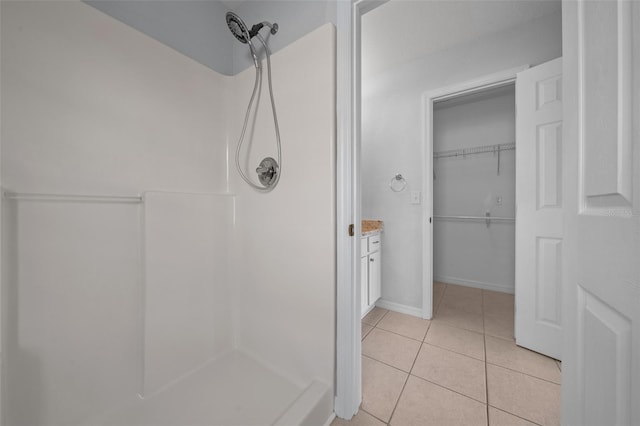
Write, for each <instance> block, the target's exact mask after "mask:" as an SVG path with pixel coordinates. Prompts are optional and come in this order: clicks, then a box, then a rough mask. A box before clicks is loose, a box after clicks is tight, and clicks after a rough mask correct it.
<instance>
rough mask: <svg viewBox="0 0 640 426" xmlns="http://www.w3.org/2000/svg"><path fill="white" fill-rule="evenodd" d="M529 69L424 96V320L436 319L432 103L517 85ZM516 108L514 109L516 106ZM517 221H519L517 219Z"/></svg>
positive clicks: (462, 84) (435, 91) (463, 84)
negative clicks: (518, 80) (520, 73)
mask: <svg viewBox="0 0 640 426" xmlns="http://www.w3.org/2000/svg"><path fill="white" fill-rule="evenodd" d="M528 68H529V65H521V66H519V67H515V68H509V69H507V70H503V71H500V72H496V73H493V74H489V75H485V76H483V77H480V78H477V79H474V80H469V81H466V82H462V83H457V84H454V85H451V86H446V87H441V88H439V89H435V90H432V91H429V92H426V93H424V94H423V95H422V158H423V159H424V161H423V163H422V164H423V169H422V176H423V183H422V187H423V188H424V192H425V195H424V202H423V204H422V223H423V224H424V226H423V227H422V253H423V262H422V318H424V319H431V318H432V317H433V219H432V218H433V104H434V103H435V102H438V101H444V100H447V99H452V98H456V97H458V96H462V95H470V94H473V93H477V92H481V91H484V90H488V89H493V88H498V87H502V86H506V85H509V84H515V81H516V77H517V74H518V73H519V72H520V71H524V70H526V69H528ZM514 107H515V106H514ZM516 220H517V219H516Z"/></svg>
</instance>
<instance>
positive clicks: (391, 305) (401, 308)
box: [376, 299, 422, 318]
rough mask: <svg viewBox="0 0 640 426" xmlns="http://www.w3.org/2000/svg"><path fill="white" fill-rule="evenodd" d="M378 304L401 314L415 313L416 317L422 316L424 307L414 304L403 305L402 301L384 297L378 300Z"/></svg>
mask: <svg viewBox="0 0 640 426" xmlns="http://www.w3.org/2000/svg"><path fill="white" fill-rule="evenodd" d="M376 306H378V307H380V308H383V309H388V310H390V311H394V312H400V313H401V314H407V315H413V316H414V317H418V318H422V309H420V308H416V307H414V306H407V305H402V304H400V303H396V302H390V301H388V300H384V299H379V300H378V301H377V302H376Z"/></svg>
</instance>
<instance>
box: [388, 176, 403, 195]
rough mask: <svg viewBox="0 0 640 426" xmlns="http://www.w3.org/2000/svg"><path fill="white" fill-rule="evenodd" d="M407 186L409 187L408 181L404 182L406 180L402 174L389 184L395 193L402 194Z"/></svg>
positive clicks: (392, 179) (393, 178)
mask: <svg viewBox="0 0 640 426" xmlns="http://www.w3.org/2000/svg"><path fill="white" fill-rule="evenodd" d="M406 186H407V181H406V180H404V178H403V177H402V175H401V174H400V173H398V174H397V175H395V176H394V177H392V178H391V181H390V182H389V188H391V190H392V191H393V192H402V191H404V189H405V188H406Z"/></svg>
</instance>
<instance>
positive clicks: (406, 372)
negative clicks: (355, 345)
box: [362, 351, 419, 374]
mask: <svg viewBox="0 0 640 426" xmlns="http://www.w3.org/2000/svg"><path fill="white" fill-rule="evenodd" d="M418 352H419V351H418ZM362 356H363V357H365V358H369V359H370V360H372V361H375V362H379V363H380V364H384V365H386V366H387V367H391V368H393V369H394V370H398V371H400V372H401V373H404V374H410V372H409V371H404V370H402V369H400V368H398V367H396V366H393V365H391V364H387V363H386V362H384V361H380V360H379V359H375V358H373V357H370V356H369V355H365V354H362ZM412 368H413V367H412Z"/></svg>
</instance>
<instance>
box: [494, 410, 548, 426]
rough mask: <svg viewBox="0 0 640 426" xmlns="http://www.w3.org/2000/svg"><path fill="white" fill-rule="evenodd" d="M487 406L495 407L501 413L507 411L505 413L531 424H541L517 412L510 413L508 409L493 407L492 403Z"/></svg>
mask: <svg viewBox="0 0 640 426" xmlns="http://www.w3.org/2000/svg"><path fill="white" fill-rule="evenodd" d="M489 407H491V408H495V409H496V410H498V411H502V412H503V413H507V414H509V415H511V416H513V417H517V418H519V419H522V420H524V421H525V422H529V423H532V424H534V425H538V426H541V424H540V423H536V422H534V421H533V420H531V419H527V418H524V417H522V416H519V415H517V414H513V413H510V412H509V411H506V410H503V409H502V408H498V407H495V406H493V405H489Z"/></svg>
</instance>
